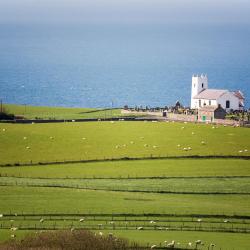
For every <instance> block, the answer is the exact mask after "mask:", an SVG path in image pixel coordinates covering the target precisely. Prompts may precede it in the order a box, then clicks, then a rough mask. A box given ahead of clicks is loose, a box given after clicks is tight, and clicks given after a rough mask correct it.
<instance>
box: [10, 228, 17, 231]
mask: <svg viewBox="0 0 250 250" xmlns="http://www.w3.org/2000/svg"><path fill="white" fill-rule="evenodd" d="M17 229H18V228H17V227H11V228H10V231H16V230H17Z"/></svg>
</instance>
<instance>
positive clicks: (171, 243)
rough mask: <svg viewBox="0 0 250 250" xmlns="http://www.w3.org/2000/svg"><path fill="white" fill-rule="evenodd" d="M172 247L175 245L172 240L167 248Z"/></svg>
mask: <svg viewBox="0 0 250 250" xmlns="http://www.w3.org/2000/svg"><path fill="white" fill-rule="evenodd" d="M174 245H175V241H174V240H172V242H170V243H168V244H167V247H169V248H174Z"/></svg>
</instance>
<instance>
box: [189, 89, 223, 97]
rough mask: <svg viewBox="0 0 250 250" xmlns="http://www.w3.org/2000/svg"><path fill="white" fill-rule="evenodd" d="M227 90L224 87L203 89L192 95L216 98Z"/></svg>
mask: <svg viewBox="0 0 250 250" xmlns="http://www.w3.org/2000/svg"><path fill="white" fill-rule="evenodd" d="M226 92H228V90H226V89H205V90H203V91H201V92H200V93H199V94H198V95H196V96H194V97H193V98H194V99H208V100H217V99H218V98H219V97H220V96H222V95H223V94H225V93H226Z"/></svg>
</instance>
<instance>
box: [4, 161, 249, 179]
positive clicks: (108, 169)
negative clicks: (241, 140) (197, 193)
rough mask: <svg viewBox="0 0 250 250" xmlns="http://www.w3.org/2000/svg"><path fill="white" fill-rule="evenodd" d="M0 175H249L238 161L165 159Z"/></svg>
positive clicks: (246, 165)
mask: <svg viewBox="0 0 250 250" xmlns="http://www.w3.org/2000/svg"><path fill="white" fill-rule="evenodd" d="M0 175H1V176H15V177H41V178H98V177H99V178H128V177H130V178H131V177H132V178H133V177H164V176H165V177H200V176H250V163H249V161H247V160H241V159H202V160H201V159H178V160H173V159H168V160H138V161H114V162H91V163H74V164H57V165H41V166H39V165H36V166H22V167H1V168H0Z"/></svg>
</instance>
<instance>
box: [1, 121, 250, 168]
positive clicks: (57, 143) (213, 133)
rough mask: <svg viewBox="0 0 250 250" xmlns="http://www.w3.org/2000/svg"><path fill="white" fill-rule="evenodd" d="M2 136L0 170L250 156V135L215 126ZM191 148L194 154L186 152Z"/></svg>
mask: <svg viewBox="0 0 250 250" xmlns="http://www.w3.org/2000/svg"><path fill="white" fill-rule="evenodd" d="M182 127H185V128H184V129H182ZM0 131H1V132H0V148H2V149H3V150H1V151H0V164H7V163H12V164H13V163H17V162H19V163H29V162H33V163H34V162H47V161H52V162H55V161H63V160H81V159H85V160H89V159H104V158H122V157H128V156H129V157H139V158H140V157H150V156H188V155H202V156H206V155H217V156H221V155H224V156H228V155H236V156H242V155H245V156H246V155H247V156H249V155H250V153H249V152H250V140H249V138H250V131H249V130H248V129H244V128H232V127H226V128H225V127H219V128H217V129H213V127H212V126H210V125H201V124H185V125H184V126H183V124H180V123H178V124H176V123H166V122H158V123H152V122H147V123H143V122H115V123H110V122H96V123H91V122H86V123H64V124H29V125H27V124H25V125H23V124H19V125H15V124H0ZM194 131H195V132H194ZM192 132H193V133H195V134H192ZM24 138H25V139H24ZM201 141H204V142H205V144H202V143H201ZM218 141H219V142H220V143H217V142H218ZM177 145H180V147H178V146H177ZM27 147H28V148H27ZM187 147H191V148H192V150H189V151H184V150H183V148H187ZM245 150H247V151H246V152H245ZM239 151H243V152H239Z"/></svg>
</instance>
